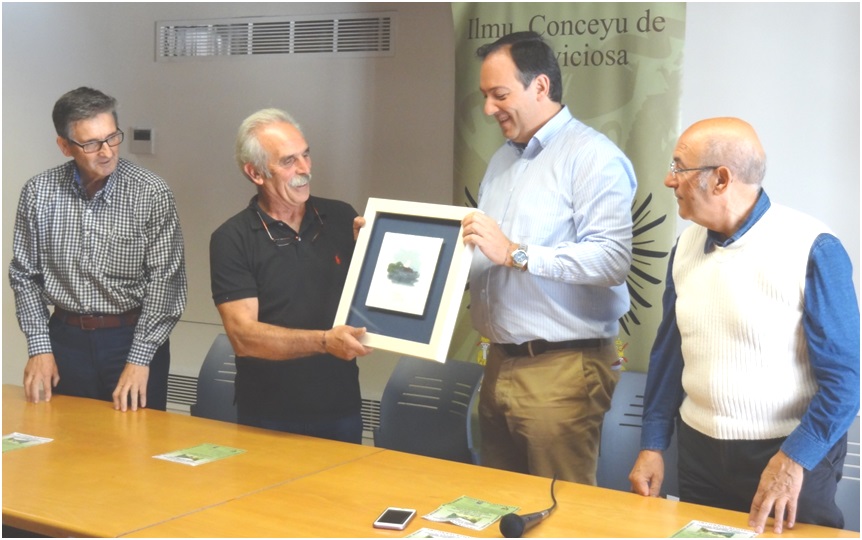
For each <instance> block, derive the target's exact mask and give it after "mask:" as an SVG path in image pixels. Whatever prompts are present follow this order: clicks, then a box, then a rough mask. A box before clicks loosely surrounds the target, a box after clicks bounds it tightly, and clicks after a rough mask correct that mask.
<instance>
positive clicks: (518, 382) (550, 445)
mask: <svg viewBox="0 0 862 540" xmlns="http://www.w3.org/2000/svg"><path fill="white" fill-rule="evenodd" d="M616 360H617V350H616V346H615V345H614V344H613V343H611V344H609V345H605V346H602V347H600V348H586V349H566V350H558V351H549V352H546V353H544V354H541V355H539V356H535V357H529V356H513V357H510V356H507V355H506V352H505V351H504V349H503V347H501V346H499V345H492V346H491V349H490V351H489V354H488V362H487V364H486V366H485V377H484V379H483V381H482V389H481V392H480V395H479V396H480V397H479V426H480V429H481V460H482V461H481V462H482V465H484V466H488V467H494V468H497V469H504V470H509V471H514V472H520V473H526V474H533V475H537V476H544V477H547V478H551V477H553V476H554V475H555V474H556V476H557V478H559V479H561V480H567V481H571V482H578V483H581V484H588V485H596V467H597V464H598V454H599V444H600V441H601V434H602V421H603V419H604V414H605V412H606V411H607V410H608V409H609V408H610V406H611V397H612V395H613V392H614V388H615V387H616V385H617V382H618V381H619V377H620V375H619V371H616V370H614V369H612V367H611V366H612V364H613V363H614V362H615V361H616Z"/></svg>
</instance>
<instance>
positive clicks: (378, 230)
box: [334, 198, 475, 362]
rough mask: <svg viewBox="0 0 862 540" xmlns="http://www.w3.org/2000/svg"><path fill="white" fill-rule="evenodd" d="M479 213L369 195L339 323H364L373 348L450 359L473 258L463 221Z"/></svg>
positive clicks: (339, 312)
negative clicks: (465, 242)
mask: <svg viewBox="0 0 862 540" xmlns="http://www.w3.org/2000/svg"><path fill="white" fill-rule="evenodd" d="M473 211H475V209H473V208H467V207H460V206H446V205H440V204H428V203H417V202H407V201H393V200H388V199H375V198H371V199H368V206H367V207H366V209H365V214H364V217H365V221H366V224H365V227H363V228H362V229H361V230H360V231H359V237H358V238H357V240H356V249H355V251H354V253H353V260H352V261H351V263H350V268H349V270H348V273H347V281H346V282H345V284H344V292H343V293H342V294H341V302H340V303H339V305H338V313H337V314H336V315H335V323H334V324H335V326H338V325H342V324H346V325H350V326H355V327H365V328H366V334H365V336H363V338H362V343H363V344H365V345H367V346H369V347H373V348H376V349H383V350H386V351H391V352H396V353H401V354H405V355H409V356H415V357H417V358H425V359H428V360H436V361H437V362H445V361H446V355H447V354H448V352H449V343H450V341H451V340H452V332H453V330H454V328H455V320H456V319H457V317H458V309H459V307H460V306H461V299H462V297H463V295H464V287H465V285H466V283H467V275H468V274H469V272H470V263H471V261H472V260H473V247H472V246H465V245H464V242H463V240H462V239H461V233H462V230H461V220H462V219H463V218H464V216H466V215H467V214H469V213H470V212H473Z"/></svg>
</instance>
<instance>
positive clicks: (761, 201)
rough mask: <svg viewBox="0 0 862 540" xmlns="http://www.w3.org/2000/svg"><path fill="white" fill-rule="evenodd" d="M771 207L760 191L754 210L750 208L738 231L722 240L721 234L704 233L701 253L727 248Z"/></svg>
mask: <svg viewBox="0 0 862 540" xmlns="http://www.w3.org/2000/svg"><path fill="white" fill-rule="evenodd" d="M771 205H772V203H771V202H770V201H769V195H767V194H766V191H764V190H763V189H761V190H760V194H759V195H758V196H757V202H755V203H754V208H752V210H751V213H750V214H748V217H747V218H745V221H743V222H742V226H741V227H739V229H738V230H737V231H736V232H735V233H733V235H732V236H731V237H730V238H724V237H723V235H722V234H720V233H717V232H715V231H713V230H707V231H706V244H705V245H704V246H703V252H704V253H711V252H712V251H714V250H715V248H716V247H727V246H729V245H731V244H732V243H734V242H736V241H737V240H739V239H740V238H742V236H743V235H744V234H745V233H747V232H748V230H749V229H751V228H752V227H753V226H754V224H755V223H757V222H758V220H760V218H762V217H763V214H765V213H766V211H767V210H769V207H770V206H771Z"/></svg>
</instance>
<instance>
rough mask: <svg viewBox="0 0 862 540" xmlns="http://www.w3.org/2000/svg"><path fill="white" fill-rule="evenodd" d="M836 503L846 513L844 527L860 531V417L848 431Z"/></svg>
mask: <svg viewBox="0 0 862 540" xmlns="http://www.w3.org/2000/svg"><path fill="white" fill-rule="evenodd" d="M835 504H837V505H838V508H840V509H841V512H842V513H843V514H844V528H845V529H847V530H849V531H856V532H859V417H858V416H857V417H856V419H855V420H853V424H852V425H851V426H850V431H848V432H847V457H846V458H844V474H843V476H842V477H841V481H840V482H838V492H837V493H836V494H835Z"/></svg>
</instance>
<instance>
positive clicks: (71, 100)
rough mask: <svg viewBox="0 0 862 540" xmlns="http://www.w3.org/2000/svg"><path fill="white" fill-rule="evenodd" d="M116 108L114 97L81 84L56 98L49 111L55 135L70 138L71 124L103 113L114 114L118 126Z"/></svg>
mask: <svg viewBox="0 0 862 540" xmlns="http://www.w3.org/2000/svg"><path fill="white" fill-rule="evenodd" d="M116 109H117V100H116V99H114V98H112V97H111V96H108V95H106V94H103V93H102V92H100V91H98V90H94V89H93V88H87V87H86V86H82V87H80V88H76V89H74V90H70V91H69V92H66V93H65V94H63V95H62V96H61V97H60V99H58V100H57V102H56V103H55V104H54V110H53V111H52V112H51V119H52V120H53V121H54V130H56V131H57V135H59V136H60V137H63V138H64V139H67V140H69V139H70V138H71V133H69V129H70V127H71V126H72V124H74V123H75V122H79V121H81V120H89V119H90V118H95V117H96V116H98V115H100V114H103V113H111V114H112V115H113V116H114V124H116V125H117V126H118V127H119V122H118V121H117V110H116Z"/></svg>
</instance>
